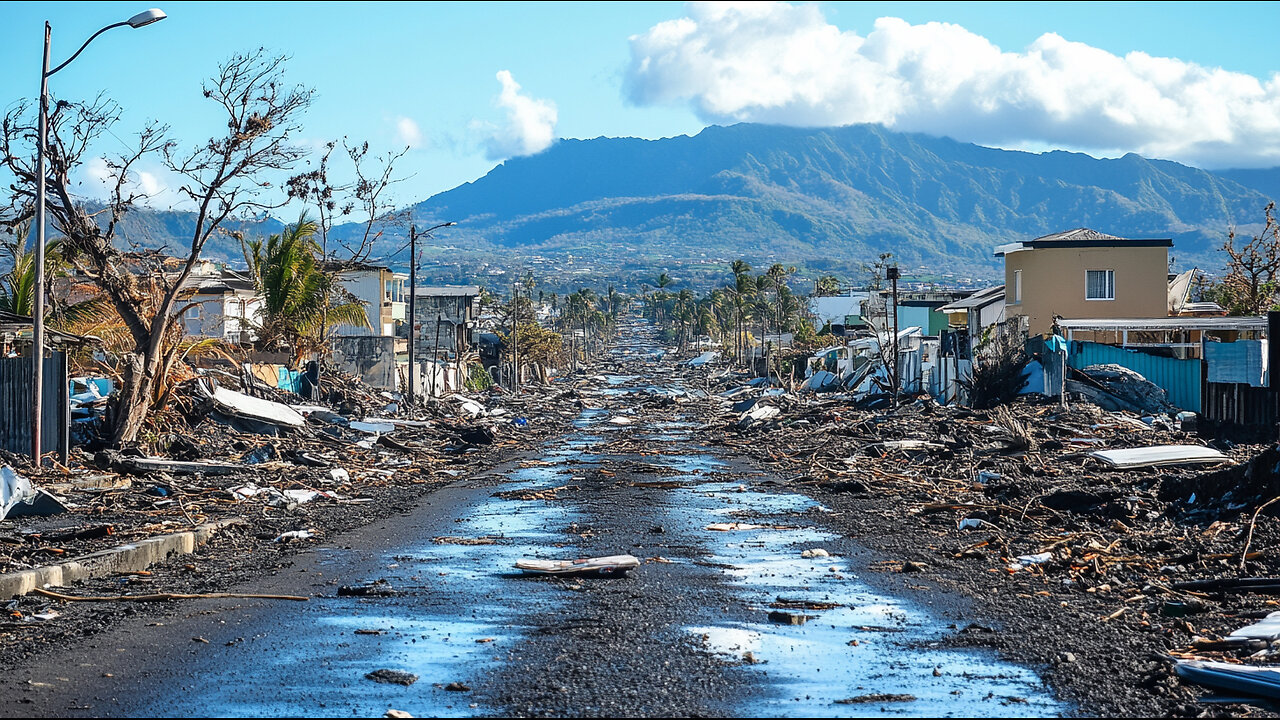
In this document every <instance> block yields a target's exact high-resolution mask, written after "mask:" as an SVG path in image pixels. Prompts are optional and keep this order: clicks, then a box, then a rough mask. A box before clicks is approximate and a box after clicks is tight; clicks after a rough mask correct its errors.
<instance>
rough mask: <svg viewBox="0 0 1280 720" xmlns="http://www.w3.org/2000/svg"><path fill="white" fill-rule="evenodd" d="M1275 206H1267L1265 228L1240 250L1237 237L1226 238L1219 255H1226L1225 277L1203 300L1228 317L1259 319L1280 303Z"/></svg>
mask: <svg viewBox="0 0 1280 720" xmlns="http://www.w3.org/2000/svg"><path fill="white" fill-rule="evenodd" d="M1275 209H1276V204H1275V203H1274V202H1272V203H1268V204H1267V207H1266V209H1265V210H1264V214H1265V215H1266V225H1265V226H1264V227H1263V228H1262V232H1261V233H1259V234H1257V235H1254V236H1252V237H1251V238H1250V239H1249V241H1248V242H1247V243H1245V244H1244V245H1243V246H1242V247H1240V248H1238V249H1237V248H1236V245H1235V241H1236V233H1235V230H1232V231H1231V232H1229V233H1228V234H1227V241H1226V242H1225V243H1223V244H1222V251H1223V252H1225V253H1226V254H1227V276H1226V277H1224V278H1223V279H1222V282H1220V283H1218V284H1217V285H1214V286H1213V287H1211V288H1209V289H1208V290H1205V291H1204V292H1203V295H1204V297H1205V298H1206V299H1210V300H1213V301H1215V302H1217V303H1218V304H1219V305H1221V306H1222V307H1223V308H1225V309H1226V310H1227V314H1228V315H1259V314H1261V313H1264V312H1266V311H1268V310H1270V309H1272V308H1274V307H1275V306H1276V303H1277V300H1280V222H1277V220H1276V217H1275Z"/></svg>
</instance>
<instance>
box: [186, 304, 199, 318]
mask: <svg viewBox="0 0 1280 720" xmlns="http://www.w3.org/2000/svg"><path fill="white" fill-rule="evenodd" d="M187 319H188V320H199V319H200V304H199V303H196V304H195V305H192V306H191V307H189V308H187Z"/></svg>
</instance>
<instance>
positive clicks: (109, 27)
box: [45, 21, 129, 77]
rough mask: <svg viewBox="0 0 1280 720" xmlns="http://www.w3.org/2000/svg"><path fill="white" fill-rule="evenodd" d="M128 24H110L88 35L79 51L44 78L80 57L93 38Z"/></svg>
mask: <svg viewBox="0 0 1280 720" xmlns="http://www.w3.org/2000/svg"><path fill="white" fill-rule="evenodd" d="M128 24H129V23H128V22H127V21H126V22H118V23H113V24H111V25H108V26H106V27H104V28H102V29H101V30H99V31H98V32H96V33H94V34H92V35H90V36H89V39H88V40H85V41H84V44H83V45H81V46H80V49H79V50H77V51H76V52H75V54H74V55H72V56H71V57H69V58H67V59H66V60H65V61H64V62H63V63H62V64H61V65H59V66H58V67H56V68H54V69H52V70H50V71H49V72H47V73H45V77H49V76H50V75H52V74H54V73H56V72H58V71H59V70H61V69H62V68H64V67H66V66H67V65H69V64H70V63H71V61H72V60H75V59H76V58H78V57H80V53H82V52H84V49H85V48H87V47H89V43H91V42H93V40H94V38H96V37H98V36H99V35H101V34H102V33H104V32H106V31H108V30H111V29H113V28H118V27H123V26H125V25H128Z"/></svg>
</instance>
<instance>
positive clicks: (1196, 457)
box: [1089, 445, 1230, 470]
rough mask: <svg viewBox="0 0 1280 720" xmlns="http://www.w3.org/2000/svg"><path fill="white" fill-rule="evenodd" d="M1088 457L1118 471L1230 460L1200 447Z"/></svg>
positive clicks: (1159, 447) (1102, 452)
mask: <svg viewBox="0 0 1280 720" xmlns="http://www.w3.org/2000/svg"><path fill="white" fill-rule="evenodd" d="M1089 457H1092V458H1096V459H1098V460H1101V461H1102V462H1104V463H1106V464H1107V465H1110V466H1111V467H1113V468H1116V469H1118V470H1131V469H1133V468H1142V467H1164V466H1167V465H1198V464H1202V463H1221V462H1227V461H1228V460H1230V458H1228V457H1227V456H1226V455H1224V454H1223V453H1222V452H1221V451H1219V450H1214V449H1213V448H1210V447H1204V446H1202V445H1151V446H1148V447H1137V448H1127V449H1124V450H1095V451H1094V452H1091V453H1089Z"/></svg>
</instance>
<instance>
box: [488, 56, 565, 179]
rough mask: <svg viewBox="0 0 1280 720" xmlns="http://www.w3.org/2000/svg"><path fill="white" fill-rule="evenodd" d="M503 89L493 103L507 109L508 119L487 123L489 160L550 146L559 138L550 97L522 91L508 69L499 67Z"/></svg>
mask: <svg viewBox="0 0 1280 720" xmlns="http://www.w3.org/2000/svg"><path fill="white" fill-rule="evenodd" d="M497 77H498V82H500V83H502V93H501V94H499V95H498V97H497V99H496V100H495V101H494V104H495V105H497V106H498V107H499V108H502V109H503V110H506V114H507V117H506V120H505V122H503V123H502V124H501V125H498V126H494V125H490V124H485V125H482V126H480V127H482V128H483V129H484V130H485V131H486V133H485V138H484V147H485V154H486V155H487V156H488V157H489V159H490V160H501V159H503V158H509V157H514V156H518V155H532V154H534V153H538V152H542V151H543V150H546V149H547V148H548V147H550V146H551V144H552V143H553V142H555V139H556V121H557V116H556V106H555V103H553V102H551V101H550V100H541V99H538V98H533V97H529V96H528V95H524V94H521V92H520V84H519V83H517V82H516V81H515V78H513V77H512V76H511V73H510V72H508V71H507V70H500V71H498V75H497Z"/></svg>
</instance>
